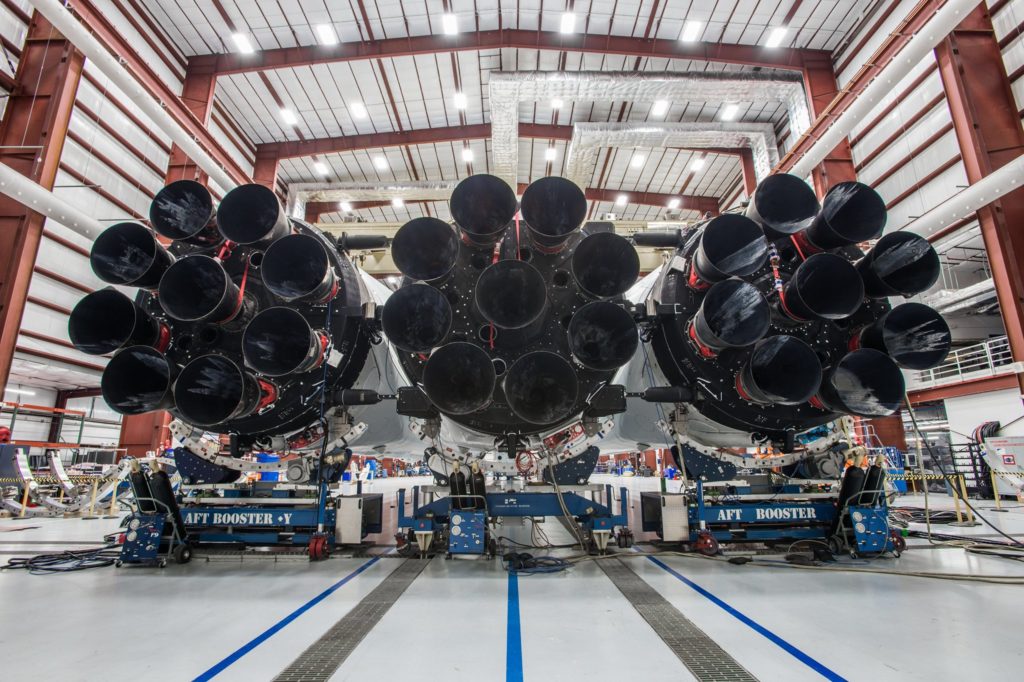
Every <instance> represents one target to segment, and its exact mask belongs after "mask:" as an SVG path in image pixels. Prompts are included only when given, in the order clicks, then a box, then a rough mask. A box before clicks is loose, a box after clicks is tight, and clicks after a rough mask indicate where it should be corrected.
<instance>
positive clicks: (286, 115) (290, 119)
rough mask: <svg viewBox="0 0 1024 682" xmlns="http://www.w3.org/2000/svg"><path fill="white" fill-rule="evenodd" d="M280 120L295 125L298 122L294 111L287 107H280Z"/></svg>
mask: <svg viewBox="0 0 1024 682" xmlns="http://www.w3.org/2000/svg"><path fill="white" fill-rule="evenodd" d="M281 120H282V121H284V124H285V125H288V126H293V125H296V124H297V123H298V122H299V119H298V117H296V116H295V112H294V111H292V110H291V109H288V108H287V107H286V108H284V109H281Z"/></svg>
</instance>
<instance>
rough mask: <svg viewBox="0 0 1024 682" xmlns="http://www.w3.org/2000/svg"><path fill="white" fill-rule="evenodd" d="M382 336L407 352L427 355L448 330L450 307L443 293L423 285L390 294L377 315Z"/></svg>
mask: <svg viewBox="0 0 1024 682" xmlns="http://www.w3.org/2000/svg"><path fill="white" fill-rule="evenodd" d="M381 325H382V327H383V328H384V335H385V336H387V337H388V339H389V340H390V341H391V343H393V344H395V345H396V346H397V347H398V348H400V349H402V350H404V351H408V352H410V353H428V352H430V350H431V349H432V348H436V347H438V346H440V345H441V344H442V343H443V342H444V340H445V339H446V338H448V334H449V332H450V331H451V329H452V306H451V304H450V303H449V302H448V299H447V298H445V296H444V294H442V293H441V292H440V291H438V290H437V289H435V288H434V287H432V286H430V285H427V284H414V285H410V286H404V287H402V288H401V289H399V290H398V291H396V292H395V293H393V294H391V296H390V297H389V298H388V300H387V302H386V303H385V304H384V311H383V312H382V313H381Z"/></svg>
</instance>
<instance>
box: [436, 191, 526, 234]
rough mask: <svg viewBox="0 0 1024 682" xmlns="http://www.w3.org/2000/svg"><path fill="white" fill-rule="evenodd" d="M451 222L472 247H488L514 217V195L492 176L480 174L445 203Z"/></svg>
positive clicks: (516, 208) (454, 192) (453, 192)
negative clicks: (452, 221)
mask: <svg viewBox="0 0 1024 682" xmlns="http://www.w3.org/2000/svg"><path fill="white" fill-rule="evenodd" d="M448 206H449V208H450V209H451V214H452V219H453V220H454V221H455V224H456V225H458V227H459V230H460V232H461V233H462V236H463V238H464V239H465V241H467V242H468V243H469V244H471V245H474V246H480V247H485V246H491V245H493V244H494V243H495V242H497V241H498V240H499V239H501V235H502V233H503V232H504V231H505V228H507V227H508V226H509V225H511V224H512V221H513V220H514V219H515V217H516V211H517V210H518V208H519V206H518V203H517V202H516V193H515V192H514V191H513V190H512V188H511V187H509V186H508V183H507V182H505V181H504V180H502V179H501V178H499V177H496V176H494V175H487V174H485V173H479V174H477V175H470V176H469V177H468V178H466V179H464V180H462V182H460V183H459V184H458V185H456V187H455V189H454V190H453V191H452V196H451V199H449V200H448Z"/></svg>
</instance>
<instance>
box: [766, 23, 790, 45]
mask: <svg viewBox="0 0 1024 682" xmlns="http://www.w3.org/2000/svg"><path fill="white" fill-rule="evenodd" d="M788 33H789V29H788V28H786V27H785V26H776V27H775V28H773V29H772V30H771V33H769V34H768V40H766V41H765V43H764V46H765V47H778V46H779V45H781V44H782V41H784V40H785V39H786V34H788Z"/></svg>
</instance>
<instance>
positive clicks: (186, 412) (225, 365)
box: [174, 355, 263, 426]
mask: <svg viewBox="0 0 1024 682" xmlns="http://www.w3.org/2000/svg"><path fill="white" fill-rule="evenodd" d="M262 393H263V391H262V389H261V386H260V382H259V380H257V378H256V376H255V375H254V374H252V373H251V372H249V371H248V370H246V369H243V368H242V367H239V366H238V365H237V364H236V363H235V362H234V361H232V360H230V359H228V358H226V357H224V356H222V355H203V356H200V357H198V358H196V359H195V360H193V361H192V362H190V363H188V364H187V365H185V367H184V368H183V369H182V370H181V373H180V374H178V380H177V381H176V382H175V383H174V403H175V406H176V409H177V410H178V412H180V413H181V415H182V416H183V417H184V418H185V419H186V420H188V421H189V422H191V423H192V424H198V425H199V426H216V425H217V424H222V423H224V422H226V421H228V420H231V419H239V418H241V417H246V416H249V415H251V414H252V413H254V412H255V411H256V410H257V408H258V406H259V403H260V398H261V396H262Z"/></svg>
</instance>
